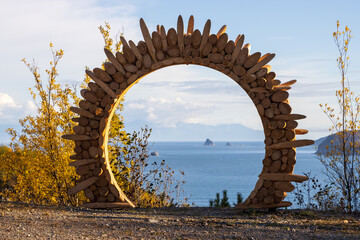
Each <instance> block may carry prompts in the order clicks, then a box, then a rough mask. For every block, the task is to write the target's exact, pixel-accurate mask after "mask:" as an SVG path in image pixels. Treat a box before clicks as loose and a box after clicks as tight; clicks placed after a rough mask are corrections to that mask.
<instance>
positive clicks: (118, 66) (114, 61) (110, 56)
mask: <svg viewBox="0 0 360 240" xmlns="http://www.w3.org/2000/svg"><path fill="white" fill-rule="evenodd" d="M104 52H105V55H106V56H107V58H108V59H109V61H110V62H112V64H113V65H114V67H115V68H116V69H117V70H118V71H119V72H121V73H122V74H124V75H125V70H124V68H123V67H122V66H121V64H120V63H119V61H118V60H117V58H116V57H115V56H114V55H113V54H112V52H111V51H110V50H109V49H107V48H104Z"/></svg>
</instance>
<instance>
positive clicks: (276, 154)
mask: <svg viewBox="0 0 360 240" xmlns="http://www.w3.org/2000/svg"><path fill="white" fill-rule="evenodd" d="M280 158H281V151H279V150H275V151H272V154H271V159H272V160H273V161H276V160H279V159H280Z"/></svg>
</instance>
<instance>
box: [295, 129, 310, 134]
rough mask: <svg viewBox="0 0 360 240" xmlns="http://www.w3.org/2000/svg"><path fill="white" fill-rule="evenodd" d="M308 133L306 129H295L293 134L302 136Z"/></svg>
mask: <svg viewBox="0 0 360 240" xmlns="http://www.w3.org/2000/svg"><path fill="white" fill-rule="evenodd" d="M308 132H309V131H308V130H306V129H295V134H296V135H303V134H307V133H308Z"/></svg>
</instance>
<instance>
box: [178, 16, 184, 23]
mask: <svg viewBox="0 0 360 240" xmlns="http://www.w3.org/2000/svg"><path fill="white" fill-rule="evenodd" d="M179 23H180V24H183V23H184V21H183V18H182V16H181V15H179V17H178V24H179Z"/></svg>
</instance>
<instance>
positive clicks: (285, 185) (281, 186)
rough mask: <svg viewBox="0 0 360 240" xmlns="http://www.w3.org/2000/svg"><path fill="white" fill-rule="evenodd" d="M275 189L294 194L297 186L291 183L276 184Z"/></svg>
mask: <svg viewBox="0 0 360 240" xmlns="http://www.w3.org/2000/svg"><path fill="white" fill-rule="evenodd" d="M273 185H274V187H275V189H278V190H281V191H284V192H292V191H294V189H295V186H294V185H292V184H291V183H290V182H274V184H273Z"/></svg>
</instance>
